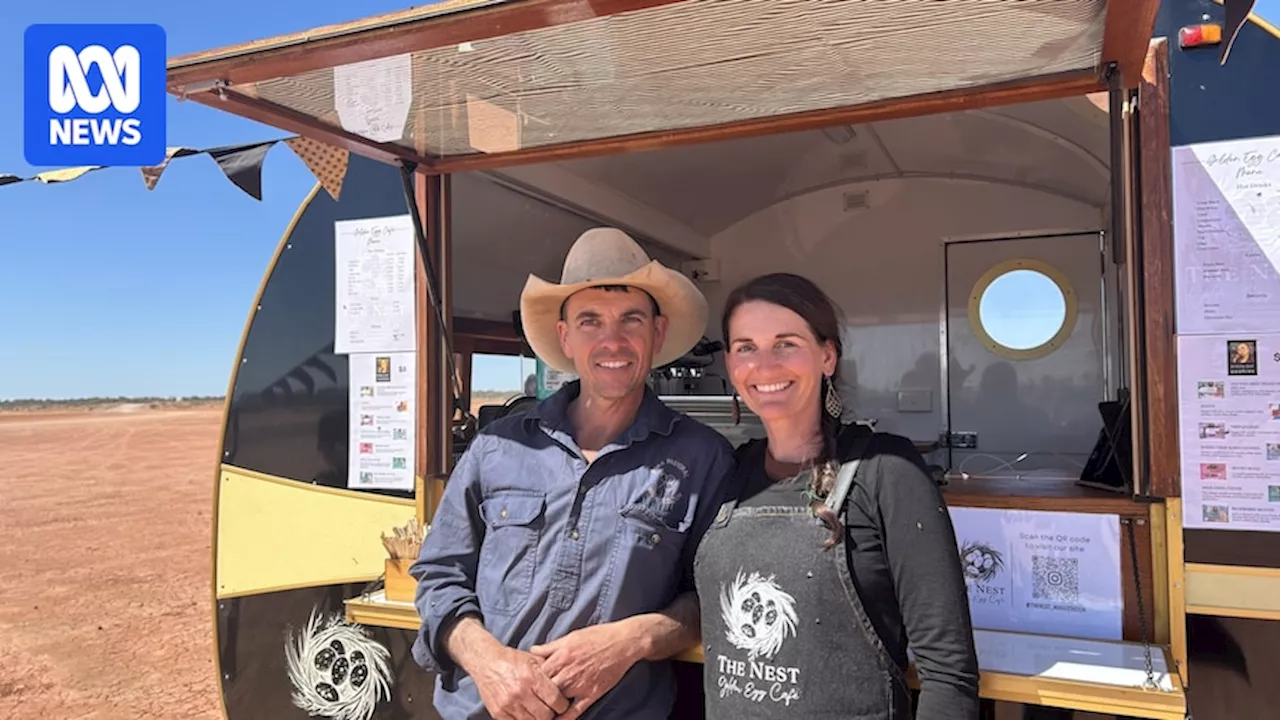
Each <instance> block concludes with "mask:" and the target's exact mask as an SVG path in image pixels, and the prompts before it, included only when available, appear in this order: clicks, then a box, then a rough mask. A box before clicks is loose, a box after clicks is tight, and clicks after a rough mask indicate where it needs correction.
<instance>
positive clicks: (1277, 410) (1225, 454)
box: [1178, 333, 1280, 531]
mask: <svg viewBox="0 0 1280 720" xmlns="http://www.w3.org/2000/svg"><path fill="white" fill-rule="evenodd" d="M1178 407H1179V413H1178V415H1179V421H1180V422H1179V443H1178V444H1179V447H1180V448H1181V452H1182V512H1183V518H1182V525H1183V527H1187V528H1204V529H1210V530H1273V531H1274V530H1280V334H1276V333H1273V334H1257V335H1254V334H1248V333H1240V334H1235V335H1184V336H1181V337H1179V338H1178Z"/></svg>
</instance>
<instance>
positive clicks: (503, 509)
mask: <svg viewBox="0 0 1280 720" xmlns="http://www.w3.org/2000/svg"><path fill="white" fill-rule="evenodd" d="M498 514H499V515H501V516H502V517H506V516H507V509H506V508H502V512H500V513H498Z"/></svg>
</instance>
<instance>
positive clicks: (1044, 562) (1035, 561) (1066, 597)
mask: <svg viewBox="0 0 1280 720" xmlns="http://www.w3.org/2000/svg"><path fill="white" fill-rule="evenodd" d="M1031 577H1032V580H1031V595H1032V597H1034V598H1036V599H1037V600H1050V601H1053V602H1067V603H1074V602H1079V601H1080V558H1062V557H1045V556H1042V555H1032V556H1031Z"/></svg>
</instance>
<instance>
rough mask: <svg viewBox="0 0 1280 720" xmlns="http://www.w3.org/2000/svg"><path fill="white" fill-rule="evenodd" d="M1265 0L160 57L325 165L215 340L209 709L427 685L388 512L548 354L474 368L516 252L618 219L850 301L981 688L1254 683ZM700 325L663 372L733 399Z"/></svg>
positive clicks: (729, 283) (406, 711) (654, 14)
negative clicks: (238, 330)
mask: <svg viewBox="0 0 1280 720" xmlns="http://www.w3.org/2000/svg"><path fill="white" fill-rule="evenodd" d="M1250 7H1251V3H1248V2H1236V1H1235V0H1231V1H1229V2H1227V3H1226V4H1225V6H1224V5H1222V4H1218V3H1215V2H1211V1H1210V0H1166V1H1165V2H1157V0H1032V1H1028V2H1016V3H1015V2H965V1H960V0H957V1H955V2H946V3H938V2H932V1H929V0H918V1H909V0H904V1H902V2H875V3H872V2H856V1H851V0H850V1H841V0H813V1H812V2H779V1H778V0H724V1H722V2H705V1H700V0H680V1H676V2H671V1H663V0H519V1H512V2H499V1H497V0H488V1H486V0H450V1H448V2H443V3H438V4H434V5H429V6H426V7H422V8H415V9H411V10H406V11H403V12H399V13H394V14H391V15H387V16H381V17H373V18H368V19H366V20H361V21H358V22H353V23H349V24H345V25H341V26H335V27H326V28H320V29H317V30H315V31H312V32H308V33H300V34H297V35H293V36H287V37H280V38H271V39H266V40H262V41H259V42H254V43H250V44H247V45H244V46H238V47H231V48H225V49H219V50H213V51H210V52H206V53H200V54H197V55H193V56H188V57H181V58H176V59H174V60H172V61H171V62H170V65H169V84H170V91H171V92H172V93H174V94H176V95H178V96H179V97H182V98H185V99H187V100H189V101H194V102H199V103H203V104H206V105H209V106H211V107H216V108H220V109H223V110H225V111H227V112H231V113H235V114H238V115H241V116H244V117H248V118H252V119H255V120H259V121H262V122H265V123H268V124H271V125H273V126H276V127H279V128H282V129H286V130H288V131H291V132H295V133H298V134H300V135H303V136H306V137H309V138H312V139H314V140H317V141H320V142H322V143H325V144H327V145H328V146H330V147H332V148H334V149H335V152H334V153H333V154H332V156H331V158H330V160H328V161H322V162H331V163H332V167H329V168H328V169H327V170H326V172H328V173H329V174H331V175H336V176H341V177H343V178H344V181H343V185H342V191H341V194H340V195H339V196H338V198H337V199H334V198H333V197H332V196H331V195H329V194H327V193H325V192H323V191H321V190H320V189H319V186H317V191H315V192H313V194H312V196H311V197H310V198H309V199H308V200H307V201H306V202H305V203H304V205H303V206H302V207H301V208H300V210H299V212H298V214H297V216H296V218H295V221H294V222H293V224H292V225H291V227H290V228H289V229H288V231H287V232H286V234H285V236H284V238H283V239H282V241H281V243H280V246H279V248H278V251H277V253H276V256H275V258H274V260H273V262H272V263H271V266H270V268H269V269H268V270H267V273H266V277H265V279H264V282H263V285H262V288H261V290H260V292H259V295H258V297H257V298H255V299H254V300H253V303H252V305H251V312H250V317H249V321H248V324H247V326H246V330H245V334H244V338H243V341H242V345H241V348H240V351H239V354H238V357H237V362H236V366H235V369H234V372H233V374H232V379H231V385H230V390H229V393H228V401H227V411H226V432H225V439H224V442H223V444H222V447H221V455H220V457H219V458H218V467H217V474H216V479H215V481H216V483H217V495H216V514H215V516H216V520H215V527H214V529H213V532H214V543H213V547H214V550H213V552H214V568H215V571H214V578H213V593H214V599H215V602H214V605H215V617H214V618H213V619H212V620H213V630H214V633H215V636H216V639H217V642H216V653H217V658H216V661H217V669H218V673H219V678H220V682H221V689H222V702H223V707H224V710H225V713H226V716H227V717H228V718H229V719H230V720H237V719H238V718H256V717H273V718H287V717H299V718H301V717H306V716H308V715H310V716H314V717H329V718H335V719H337V718H341V719H342V720H369V719H370V718H375V717H377V718H393V717H420V718H429V717H436V715H435V713H434V711H433V710H432V708H431V692H432V690H431V688H432V682H433V678H432V676H431V675H430V674H428V673H426V672H425V671H423V670H422V669H421V668H419V667H417V666H416V665H415V664H414V662H413V660H412V658H411V656H410V652H409V648H410V645H411V643H412V640H413V637H414V632H415V630H416V628H417V627H418V618H417V615H416V612H415V609H414V607H413V605H412V603H411V602H408V601H406V600H405V599H404V598H405V593H406V588H405V587H404V582H405V577H404V574H403V563H402V562H397V560H396V558H395V557H394V556H395V555H396V554H397V552H398V551H397V548H401V551H402V550H403V547H406V546H407V547H410V548H411V547H412V546H413V543H414V541H415V540H416V537H417V535H418V534H419V533H420V532H421V531H422V530H423V529H424V527H425V529H426V531H427V532H429V531H430V530H429V528H430V523H431V514H432V510H433V508H434V502H435V501H436V500H437V499H438V497H439V493H440V491H441V488H442V487H443V486H444V484H446V483H447V482H448V476H449V472H450V469H451V466H452V464H453V463H454V461H455V460H456V458H457V457H458V455H459V453H461V452H463V451H464V450H465V448H466V446H467V443H468V442H469V441H470V440H471V439H472V438H473V437H474V436H475V433H476V432H483V428H484V426H485V425H487V423H489V422H492V421H493V419H494V418H496V417H501V416H503V415H505V414H509V413H513V412H521V411H522V409H523V408H525V407H527V406H528V405H529V404H530V403H533V402H536V397H537V396H538V395H539V394H544V393H545V392H546V390H548V389H549V388H551V387H553V386H554V384H555V382H556V381H557V378H555V377H553V376H552V375H551V374H549V373H545V372H540V377H538V379H537V380H538V382H537V383H536V387H531V388H530V389H529V390H528V392H527V393H526V394H525V395H523V396H517V397H513V398H512V399H511V400H510V401H509V402H504V403H491V404H489V405H486V406H483V407H473V404H472V402H471V394H472V391H473V388H472V380H471V377H472V372H471V369H472V367H473V364H474V363H475V362H477V361H480V360H481V359H483V356H506V357H520V356H525V357H528V358H530V360H531V361H532V358H531V356H530V355H529V350H528V348H527V345H526V344H525V343H524V342H523V340H522V337H521V332H520V324H519V319H518V317H517V316H516V314H515V311H516V309H517V307H518V296H519V292H520V288H521V286H522V284H523V282H524V279H525V277H526V276H527V274H528V273H530V272H532V273H534V274H537V275H539V276H541V277H544V278H556V277H557V276H558V272H559V265H560V263H561V261H562V260H563V257H564V253H565V251H566V249H567V247H568V245H569V244H570V243H571V242H572V241H573V239H574V238H576V237H577V235H578V234H579V233H581V232H582V231H584V230H585V229H587V228H590V227H593V226H599V225H612V226H617V227H622V228H625V229H626V230H628V231H629V232H630V233H632V234H633V235H634V236H635V237H637V238H638V239H640V240H641V242H642V243H643V244H644V246H645V247H646V249H647V250H648V251H649V252H650V254H651V256H652V257H654V258H657V259H660V260H662V261H663V262H665V263H667V264H669V265H671V266H673V267H677V268H680V269H681V270H682V271H683V272H685V273H687V274H688V276H689V277H690V278H692V279H693V280H694V281H695V282H696V283H697V284H698V286H699V287H700V288H701V290H702V291H703V292H704V293H705V294H706V296H707V297H708V299H709V301H710V304H711V309H712V316H713V318H714V317H716V316H717V312H718V310H719V308H720V307H721V306H722V305H723V302H724V299H725V295H726V293H727V292H728V291H729V290H730V289H731V288H732V287H733V286H734V285H735V284H736V283H738V282H740V281H742V280H744V279H746V278H749V277H751V276H753V275H755V274H758V273H761V272H765V271H771V270H779V269H781V270H790V271H794V272H799V273H802V274H805V275H807V276H809V277H811V278H813V279H814V280H815V281H817V282H818V283H819V284H820V285H821V286H822V287H823V288H824V289H825V290H826V291H827V292H828V293H829V294H830V295H831V296H832V297H833V298H834V299H835V300H836V301H837V302H838V303H839V304H840V306H841V308H842V310H843V312H844V314H845V315H846V318H847V325H846V327H845V343H846V347H847V348H848V351H847V353H846V358H845V361H844V366H843V367H842V374H843V378H844V386H843V388H842V391H843V393H844V405H845V407H846V408H847V413H848V418H847V419H848V420H849V421H858V422H865V423H868V424H873V425H874V426H875V427H877V428H879V429H882V430H886V431H888V432H893V433H896V434H899V435H904V436H907V437H909V438H911V439H912V440H913V441H915V443H916V445H917V447H918V448H919V449H920V451H921V452H922V453H923V455H924V456H925V457H926V459H927V461H928V462H929V463H930V464H931V465H932V466H934V468H935V475H936V478H937V481H938V482H939V483H940V484H941V485H942V487H943V491H944V494H945V497H946V499H947V502H948V506H949V509H950V511H951V513H952V517H953V520H954V522H955V526H956V529H957V536H958V541H959V542H960V543H961V545H962V550H963V554H962V557H963V558H964V559H965V564H966V571H967V576H968V581H969V591H970V599H971V611H972V613H973V618H974V626H975V636H976V639H977V642H978V648H979V654H980V664H981V670H982V686H981V693H982V695H983V697H984V698H986V699H987V700H988V701H990V702H989V703H988V706H987V707H986V709H985V710H984V712H987V713H988V714H990V715H991V716H993V717H1016V716H1019V714H1020V713H1025V714H1026V715H1027V716H1052V717H1080V718H1084V717H1136V718H1159V719H1165V720H1174V719H1181V718H1183V717H1185V716H1188V715H1191V714H1193V713H1194V715H1195V716H1197V717H1199V718H1201V719H1204V718H1262V717H1275V716H1276V714H1277V713H1280V683H1276V682H1274V681H1272V680H1271V679H1272V678H1274V673H1275V671H1274V667H1275V665H1276V663H1277V662H1278V661H1280V651H1278V650H1277V648H1280V601H1278V600H1277V599H1276V598H1277V597H1280V535H1277V534H1276V531H1277V530H1280V430H1278V429H1280V375H1278V373H1280V335H1278V334H1276V333H1277V332H1280V279H1278V278H1280V274H1278V272H1277V268H1278V267H1280V245H1278V244H1277V243H1278V242H1280V241H1278V240H1277V232H1280V100H1278V99H1277V98H1280V93H1278V92H1277V90H1280V85H1277V81H1276V80H1275V69H1276V68H1277V67H1280V35H1278V34H1277V31H1276V29H1275V28H1274V27H1272V26H1270V25H1268V24H1267V23H1266V22H1265V21H1263V20H1262V19H1261V18H1258V17H1257V16H1250V15H1249V9H1250ZM1228 48H1229V50H1230V52H1229V53H1227V50H1228ZM348 163H349V164H348ZM369 239H376V240H377V243H374V244H376V245H377V247H378V251H377V252H372V251H369V250H367V249H366V250H361V248H362V247H367V246H368V243H366V242H363V240H369ZM712 325H713V327H711V328H709V329H708V331H707V338H706V342H705V343H704V344H703V345H701V346H699V348H697V350H696V351H695V353H691V354H690V355H689V356H688V357H686V358H685V359H684V360H682V361H680V362H678V363H676V364H675V365H673V366H670V367H665V368H661V369H659V370H657V371H655V373H654V375H653V384H654V387H655V388H656V389H657V390H658V391H659V393H660V394H661V395H662V397H663V398H664V399H665V400H666V401H667V402H668V403H669V404H671V405H672V406H673V407H677V408H679V409H681V410H684V411H685V412H688V413H690V414H691V415H694V416H695V417H698V418H699V419H701V420H703V421H705V422H707V423H708V424H710V425H712V426H713V427H716V428H718V429H720V430H721V431H722V432H724V433H725V434H726V435H727V436H728V437H730V438H731V439H732V440H733V441H734V442H740V441H741V440H742V439H744V438H746V437H749V436H752V435H753V434H755V433H758V432H759V431H760V428H759V425H758V423H756V422H753V420H752V418H750V417H740V418H738V419H737V421H736V422H735V421H734V420H733V419H731V417H730V415H731V413H730V397H729V394H730V390H729V389H728V387H727V385H726V384H725V383H724V382H723V376H724V372H723V369H722V360H721V358H720V357H719V355H718V354H717V353H716V347H717V342H718V341H719V340H721V338H719V337H718V334H719V333H718V331H717V330H716V329H715V328H714V325H715V323H712ZM397 528H406V529H404V530H400V531H397V530H396V529H397ZM402 535H403V536H404V537H400V536H402ZM384 537H385V538H387V540H386V541H385V542H384V540H383V538H384ZM400 554H404V553H403V552H400ZM407 592H408V593H409V594H410V595H411V593H412V589H411V588H409V589H408V590H407ZM702 661H703V658H702V657H701V655H700V654H699V652H698V649H697V648H693V649H691V650H690V651H689V652H688V653H687V654H686V655H684V656H682V658H681V660H680V662H681V667H682V668H683V669H684V671H686V673H687V675H688V677H689V678H690V680H689V684H688V686H687V687H686V688H685V690H687V691H688V694H689V697H688V698H682V702H681V705H680V707H678V708H677V710H676V716H679V717H698V714H699V710H698V706H699V704H698V698H697V694H698V692H700V690H699V685H698V679H699V677H700V674H701V672H702V671H703V667H702V665H701V663H702ZM706 671H707V672H711V671H713V669H712V668H711V667H709V666H708V667H707V668H706ZM1046 713H1050V714H1049V715H1046Z"/></svg>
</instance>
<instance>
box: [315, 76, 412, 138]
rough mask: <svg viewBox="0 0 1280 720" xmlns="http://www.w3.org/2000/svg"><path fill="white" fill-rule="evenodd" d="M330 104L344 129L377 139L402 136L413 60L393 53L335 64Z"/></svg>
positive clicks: (410, 97) (410, 104) (408, 103)
mask: <svg viewBox="0 0 1280 720" xmlns="http://www.w3.org/2000/svg"><path fill="white" fill-rule="evenodd" d="M333 106H334V109H335V110H337V111H338V122H339V123H341V124H342V129H343V130H346V131H347V132H351V133H355V134H356V135H363V136H364V137H367V138H369V139H370V140H375V141H377V142H395V141H397V140H400V139H402V138H403V137H404V129H405V126H406V125H407V124H408V121H409V110H410V109H411V108H412V107H413V59H412V58H411V57H410V56H409V55H393V56H391V57H384V58H377V59H374V60H365V61H363V62H356V63H349V64H347V65H339V66H337V67H335V68H334V69H333Z"/></svg>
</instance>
